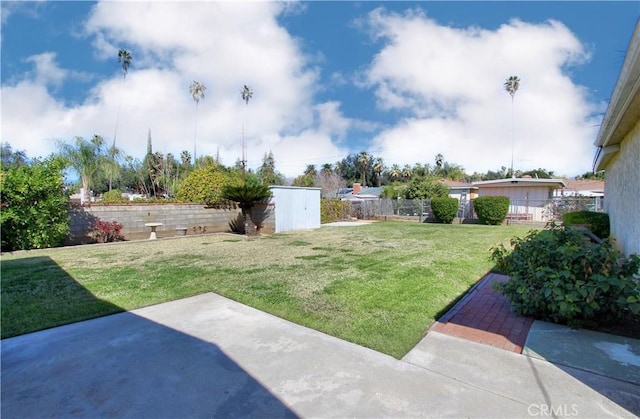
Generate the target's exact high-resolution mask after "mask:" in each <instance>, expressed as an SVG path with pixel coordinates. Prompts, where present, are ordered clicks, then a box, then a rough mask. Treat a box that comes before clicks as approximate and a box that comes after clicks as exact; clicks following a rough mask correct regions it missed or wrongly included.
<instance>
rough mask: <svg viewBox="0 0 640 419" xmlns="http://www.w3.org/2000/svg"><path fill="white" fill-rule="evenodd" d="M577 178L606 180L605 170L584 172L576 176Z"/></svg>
mask: <svg viewBox="0 0 640 419" xmlns="http://www.w3.org/2000/svg"><path fill="white" fill-rule="evenodd" d="M576 180H604V170H601V171H599V172H596V173H594V172H584V173H583V174H581V175H580V176H576Z"/></svg>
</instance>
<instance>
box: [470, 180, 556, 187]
mask: <svg viewBox="0 0 640 419" xmlns="http://www.w3.org/2000/svg"><path fill="white" fill-rule="evenodd" d="M473 185H475V186H477V187H479V188H482V187H483V186H493V187H501V188H513V187H534V186H547V187H550V188H553V189H559V188H563V187H565V186H566V184H565V183H564V180H562V179H535V178H526V177H525V178H521V177H519V178H509V179H495V180H484V181H481V182H473Z"/></svg>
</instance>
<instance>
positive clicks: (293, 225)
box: [269, 186, 320, 233]
mask: <svg viewBox="0 0 640 419" xmlns="http://www.w3.org/2000/svg"><path fill="white" fill-rule="evenodd" d="M269 189H271V192H272V193H273V197H272V198H271V203H272V204H273V206H274V213H275V232H276V233H282V232H285V231H293V230H308V229H313V228H320V188H300V187H296V186H271V187H270V188H269Z"/></svg>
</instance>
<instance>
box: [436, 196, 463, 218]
mask: <svg viewBox="0 0 640 419" xmlns="http://www.w3.org/2000/svg"><path fill="white" fill-rule="evenodd" d="M431 210H432V211H433V215H435V217H436V218H437V219H438V220H440V222H442V223H445V224H451V223H452V222H453V219H454V218H456V215H457V214H458V200H457V199H456V198H449V197H447V198H433V199H432V200H431Z"/></svg>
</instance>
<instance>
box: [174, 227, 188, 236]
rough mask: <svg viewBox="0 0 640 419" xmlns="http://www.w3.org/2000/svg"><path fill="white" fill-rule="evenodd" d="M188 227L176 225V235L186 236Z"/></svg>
mask: <svg viewBox="0 0 640 419" xmlns="http://www.w3.org/2000/svg"><path fill="white" fill-rule="evenodd" d="M186 235H187V227H176V236H186Z"/></svg>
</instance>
